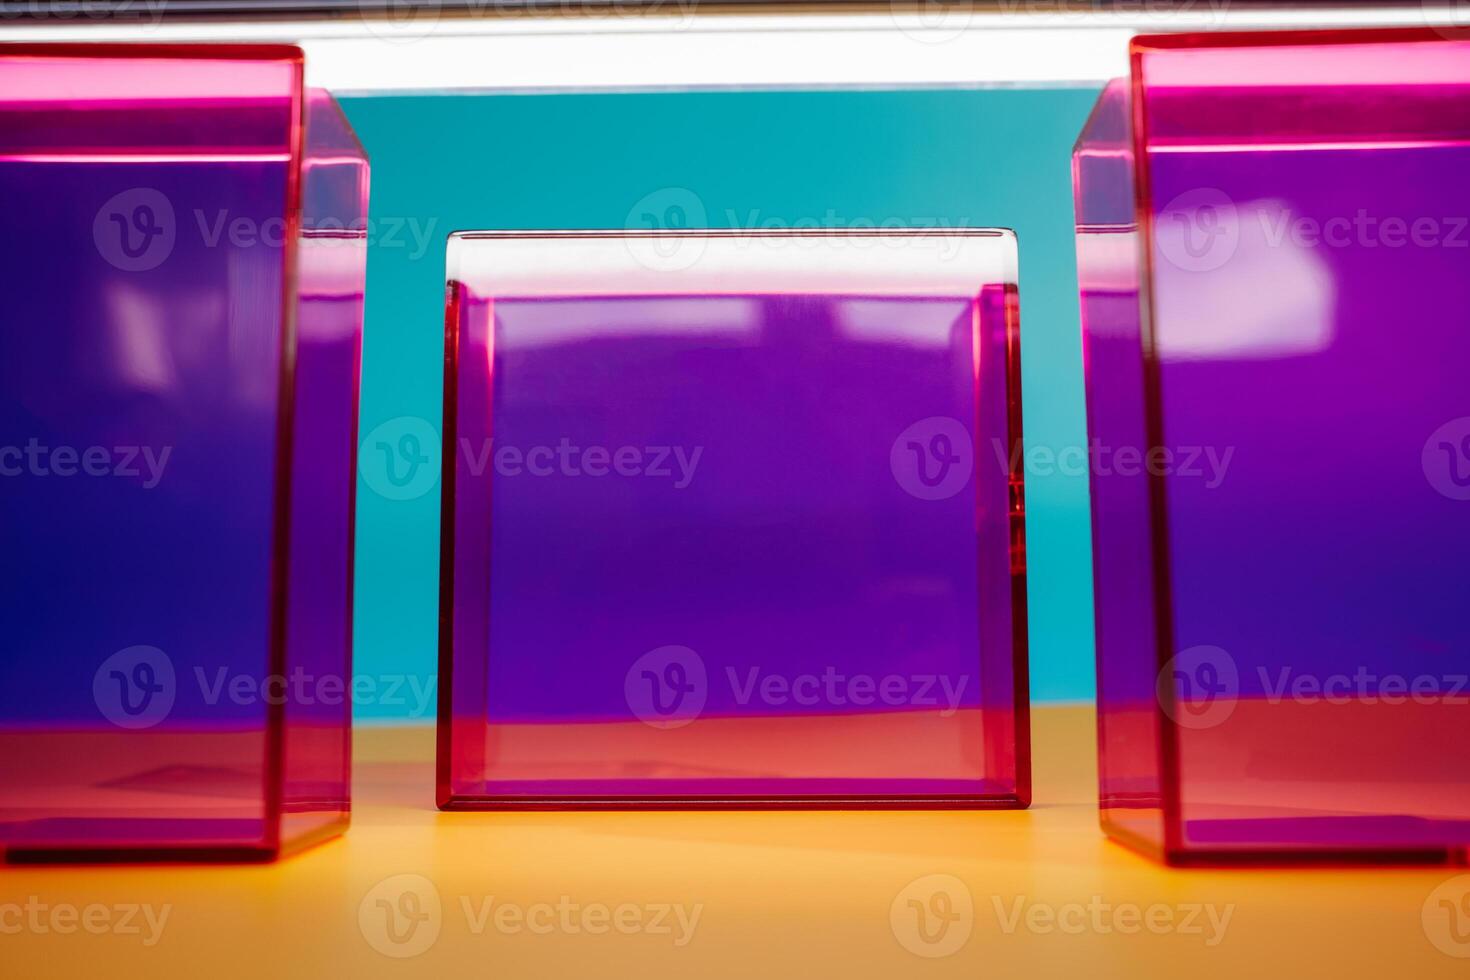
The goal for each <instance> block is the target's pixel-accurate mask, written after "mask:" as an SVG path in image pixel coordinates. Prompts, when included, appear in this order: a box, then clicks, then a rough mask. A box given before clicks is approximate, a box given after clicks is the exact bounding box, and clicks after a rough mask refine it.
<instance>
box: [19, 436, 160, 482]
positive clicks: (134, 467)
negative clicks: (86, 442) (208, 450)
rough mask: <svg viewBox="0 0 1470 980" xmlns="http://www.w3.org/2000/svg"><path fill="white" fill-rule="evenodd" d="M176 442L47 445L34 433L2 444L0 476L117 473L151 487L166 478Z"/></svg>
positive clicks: (63, 475) (109, 474) (99, 474)
mask: <svg viewBox="0 0 1470 980" xmlns="http://www.w3.org/2000/svg"><path fill="white" fill-rule="evenodd" d="M173 451H174V447H173V446H163V447H161V448H157V449H155V448H154V447H153V446H86V447H77V446H48V445H46V444H44V443H42V442H41V440H40V439H38V438H36V437H35V436H32V437H31V438H30V439H28V440H26V444H25V445H24V446H0V477H15V476H34V477H61V478H63V479H65V478H68V477H74V476H115V477H120V478H122V479H125V480H136V481H138V483H139V485H140V486H142V488H143V489H144V490H152V489H153V488H155V487H157V486H158V484H159V483H160V482H162V480H163V471H164V470H165V469H166V468H167V467H168V460H169V457H170V456H172V455H173Z"/></svg>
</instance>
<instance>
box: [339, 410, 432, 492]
mask: <svg viewBox="0 0 1470 980" xmlns="http://www.w3.org/2000/svg"><path fill="white" fill-rule="evenodd" d="M439 453H440V447H439V433H438V432H436V431H434V427H433V426H432V425H430V424H429V423H428V421H426V420H425V419H421V418H419V417H417V416H414V415H400V416H398V417H397V418H393V419H389V420H388V421H386V422H384V423H382V424H381V425H379V426H378V427H377V428H375V429H373V431H371V432H369V433H368V434H367V437H366V438H365V439H363V440H362V443H361V445H359V446H358V449H357V470H358V472H359V473H360V474H361V475H362V479H363V482H364V483H366V484H367V485H368V487H369V489H371V490H372V491H373V492H375V493H377V494H378V495H379V496H381V497H386V498H387V499H389V500H415V499H417V498H419V497H422V496H423V495H424V494H426V493H428V492H429V491H430V490H432V489H434V487H435V485H436V484H438V482H439Z"/></svg>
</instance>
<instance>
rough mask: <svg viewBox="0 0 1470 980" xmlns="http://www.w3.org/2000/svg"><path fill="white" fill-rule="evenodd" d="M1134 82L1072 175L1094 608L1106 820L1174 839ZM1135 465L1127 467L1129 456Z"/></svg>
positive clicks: (1114, 826) (1115, 826)
mask: <svg viewBox="0 0 1470 980" xmlns="http://www.w3.org/2000/svg"><path fill="white" fill-rule="evenodd" d="M1131 115H1132V99H1131V97H1130V90H1129V85H1128V81H1127V80H1126V79H1118V80H1116V81H1114V82H1112V83H1110V84H1109V85H1108V86H1107V87H1106V88H1105V89H1104V90H1103V93H1102V94H1101V95H1100V96H1099V99H1098V103H1097V106H1096V107H1095V108H1094V110H1093V113H1092V116H1091V118H1089V119H1088V122H1087V126H1086V129H1085V130H1084V131H1083V133H1082V136H1081V138H1080V139H1079V141H1078V143H1077V147H1076V150H1075V152H1074V156H1073V177H1074V186H1075V191H1076V207H1077V267H1078V279H1079V283H1080V286H1081V303H1082V331H1083V338H1082V339H1083V366H1084V371H1085V377H1086V383H1087V425H1088V433H1087V434H1088V444H1089V450H1090V452H1089V459H1090V461H1091V465H1090V466H1089V473H1090V491H1091V497H1092V552H1093V573H1094V574H1093V590H1094V616H1095V618H1096V632H1097V672H1098V778H1099V783H1100V785H1099V798H1100V802H1101V812H1102V821H1103V825H1104V827H1105V828H1106V829H1107V830H1108V831H1109V832H1110V833H1112V834H1114V835H1116V836H1118V837H1120V838H1122V839H1124V840H1126V841H1128V842H1130V843H1132V844H1134V845H1135V846H1138V847H1141V848H1143V849H1146V850H1151V851H1154V852H1159V851H1161V850H1162V848H1163V847H1164V844H1165V836H1166V835H1165V818H1164V773H1163V771H1162V768H1161V766H1162V761H1161V760H1162V738H1163V731H1162V727H1161V726H1162V725H1163V724H1164V723H1166V719H1163V718H1161V716H1160V713H1159V708H1160V702H1159V700H1158V697H1157V691H1156V680H1157V677H1158V673H1159V658H1158V641H1157V625H1156V624H1157V621H1156V615H1157V610H1156V606H1155V601H1154V589H1155V578H1154V566H1153V562H1154V553H1153V540H1154V538H1153V528H1152V525H1151V511H1150V506H1151V504H1150V488H1149V484H1148V477H1147V474H1146V472H1145V471H1144V470H1143V468H1142V466H1141V465H1140V464H1141V463H1142V461H1143V460H1144V459H1145V451H1146V449H1147V447H1148V446H1149V444H1150V443H1149V438H1148V431H1147V419H1146V405H1145V383H1144V351H1143V333H1142V331H1143V323H1142V319H1141V317H1142V304H1141V297H1140V292H1139V290H1140V284H1141V276H1140V270H1139V240H1138V224H1137V203H1136V202H1137V197H1136V194H1135V187H1134V185H1135V179H1136V174H1135V170H1134V160H1133V145H1132V132H1133V125H1132V118H1131ZM1130 460H1131V461H1132V464H1131V465H1126V466H1125V465H1119V464H1120V461H1122V462H1128V461H1130Z"/></svg>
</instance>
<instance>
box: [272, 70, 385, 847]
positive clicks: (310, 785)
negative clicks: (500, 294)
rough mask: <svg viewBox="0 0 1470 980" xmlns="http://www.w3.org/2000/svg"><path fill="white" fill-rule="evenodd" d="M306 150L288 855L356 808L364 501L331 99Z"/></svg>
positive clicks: (359, 247) (345, 175) (288, 653)
mask: <svg viewBox="0 0 1470 980" xmlns="http://www.w3.org/2000/svg"><path fill="white" fill-rule="evenodd" d="M305 139H306V143H305V150H304V155H303V159H302V168H301V187H302V192H301V194H302V215H301V229H300V231H299V234H298V238H297V248H298V251H297V297H296V362H295V363H296V369H295V377H294V386H293V399H292V403H293V411H292V413H291V430H292V444H291V460H292V464H291V487H290V493H291V523H290V541H291V544H290V549H289V552H288V556H289V557H288V561H289V563H290V573H289V578H288V583H287V600H286V617H287V624H286V649H285V674H286V677H287V679H288V680H289V683H287V684H286V685H284V692H285V696H286V702H285V704H284V710H283V712H282V721H283V724H284V740H283V759H284V763H283V789H282V808H281V821H282V825H281V838H282V840H283V841H284V842H286V844H287V845H288V846H289V845H290V843H291V842H293V841H297V840H301V839H304V838H310V837H312V836H315V835H319V834H320V833H322V832H324V831H326V830H330V829H332V828H336V827H340V826H341V825H343V824H345V822H346V818H347V813H348V809H349V799H350V793H349V768H350V761H351V752H350V749H351V731H352V704H353V698H354V688H353V676H352V564H353V563H352V556H353V548H352V545H353V502H354V495H355V492H356V488H357V473H356V464H355V461H356V452H357V403H358V387H359V378H360V374H361V362H362V316H363V299H364V289H365V280H366V274H367V207H368V161H367V157H366V156H365V155H364V154H363V152H362V150H361V148H360V147H359V146H358V145H357V142H356V140H355V138H353V135H352V132H351V130H350V129H348V128H347V124H346V120H345V119H344V118H343V117H342V113H341V110H340V109H339V108H338V106H337V104H336V102H335V101H334V100H333V99H332V97H331V96H330V95H328V94H327V93H326V92H323V91H320V90H315V91H311V92H309V93H308V95H307V101H306V133H305ZM368 448H369V451H372V450H373V449H374V448H375V447H371V446H370V447H368ZM393 448H394V449H395V450H396V448H397V447H393ZM373 693H374V692H373V691H369V690H364V691H362V692H361V694H360V695H359V696H365V697H371V696H372V695H373Z"/></svg>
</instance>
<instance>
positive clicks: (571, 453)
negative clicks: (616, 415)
mask: <svg viewBox="0 0 1470 980" xmlns="http://www.w3.org/2000/svg"><path fill="white" fill-rule="evenodd" d="M459 450H460V453H461V454H462V455H463V458H464V464H465V467H466V468H467V469H468V470H469V474H470V475H471V476H474V477H481V476H484V475H485V472H486V470H488V469H491V468H493V469H494V471H495V474H496V475H497V476H502V477H520V476H531V477H536V478H544V477H549V476H560V477H574V478H575V477H584V476H590V477H593V478H601V477H605V476H618V477H649V478H651V479H656V480H669V481H671V482H672V483H673V486H674V489H675V490H685V489H687V488H688V487H689V484H691V483H693V482H694V472H695V470H697V469H698V468H699V460H700V458H701V457H702V456H704V447H703V446H695V447H693V448H692V449H690V448H687V447H685V446H618V447H617V448H613V447H611V446H581V445H577V444H576V443H573V442H572V440H571V439H570V438H568V437H566V436H563V437H562V438H561V440H560V441H559V442H558V443H557V444H556V445H555V446H552V445H549V444H543V445H536V446H530V447H524V448H523V447H521V446H512V445H500V446H496V445H495V440H494V439H493V438H491V439H483V440H481V441H480V444H479V445H478V446H476V445H475V444H474V441H473V440H470V439H467V438H461V439H460V440H459Z"/></svg>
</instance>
